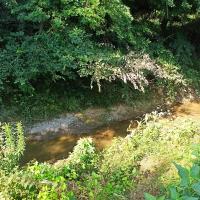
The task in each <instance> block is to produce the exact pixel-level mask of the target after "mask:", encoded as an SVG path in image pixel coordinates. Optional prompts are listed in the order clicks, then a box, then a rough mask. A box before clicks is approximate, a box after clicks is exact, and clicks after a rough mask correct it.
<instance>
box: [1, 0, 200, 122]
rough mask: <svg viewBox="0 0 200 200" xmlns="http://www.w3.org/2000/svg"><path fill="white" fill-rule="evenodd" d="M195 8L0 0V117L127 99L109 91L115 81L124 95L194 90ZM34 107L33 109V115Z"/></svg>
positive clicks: (184, 3)
mask: <svg viewBox="0 0 200 200" xmlns="http://www.w3.org/2000/svg"><path fill="white" fill-rule="evenodd" d="M199 5H200V3H199V0H180V1H176V0H170V1H169V0H162V1H160V0H159V1H158V0H157V1H144V0H142V1H138V0H123V1H120V0H113V1H104V0H103V1H100V0H79V1H70V0H61V1H58V2H54V1H50V0H23V1H16V0H1V2H0V69H1V70H0V92H1V95H0V99H1V104H2V106H1V107H0V109H1V113H4V114H3V115H2V116H1V118H2V120H3V121H12V120H18V119H16V118H17V117H18V118H20V120H23V121H25V120H24V119H26V120H27V121H36V120H37V118H41V119H44V118H45V117H46V118H48V117H51V116H52V115H55V114H59V113H63V112H67V111H74V110H75V111H77V110H79V109H83V107H89V106H96V105H99V102H100V105H112V104H113V103H118V102H119V103H121V102H123V103H127V102H130V101H133V100H132V99H130V100H129V101H125V100H124V99H121V96H123V95H122V93H121V92H120V91H119V93H117V92H116V91H117V90H120V88H121V87H123V86H122V85H123V82H125V83H128V85H129V86H128V87H127V88H131V92H130V91H129V90H128V92H127V91H125V92H126V93H127V94H128V95H129V96H132V93H135V92H136V90H139V91H146V89H147V87H149V88H150V89H151V88H152V87H153V88H156V87H158V86H159V87H164V88H165V89H166V90H167V91H168V92H167V93H166V94H165V95H166V96H168V95H169V96H175V95H176V92H177V88H178V92H180V88H182V89H183V88H184V89H185V88H189V87H192V88H196V89H198V88H199V52H200V49H199V45H198V44H199V33H198V30H197V28H196V27H198V26H199V8H200V7H199ZM108 81H113V84H110V83H108ZM95 82H96V83H97V84H95ZM108 85H109V86H108ZM116 85H117V87H116ZM96 86H97V88H96ZM90 87H91V88H93V87H95V88H94V89H93V90H92V91H90ZM105 87H106V88H107V89H108V88H109V89H108V91H109V98H108V99H110V101H108V102H109V103H108V102H106V100H105V99H107V96H106V97H105V95H106V94H108V92H107V91H104V94H102V95H97V94H96V93H97V91H98V90H99V91H103V90H105ZM113 88H114V90H113ZM181 92H182V91H181ZM88 94H89V95H88ZM147 95H148V94H147ZM91 96H92V99H91ZM112 96H114V97H113V98H112ZM136 96H137V95H136ZM58 98H59V101H56V100H57V99H58ZM99 98H100V99H101V100H99ZM77 99H78V100H77ZM113 99H116V100H115V101H114V102H112V100H113ZM29 102H31V103H29ZM82 102H86V103H85V106H83V103H82ZM29 104H30V105H29ZM31 104H35V105H33V106H31ZM27 105H28V106H27ZM33 107H34V108H33ZM43 107H46V108H44V109H43ZM34 109H36V110H39V111H41V112H39V113H41V114H40V115H39V116H38V117H36V116H35V115H34V111H32V110H34ZM5 110H6V111H5ZM26 111H27V113H29V116H27V115H26ZM23 112H25V113H23ZM36 112H37V111H36ZM19 116H20V117H19Z"/></svg>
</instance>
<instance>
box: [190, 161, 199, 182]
mask: <svg viewBox="0 0 200 200" xmlns="http://www.w3.org/2000/svg"><path fill="white" fill-rule="evenodd" d="M190 175H191V177H192V178H194V179H198V178H199V177H200V166H198V165H197V164H194V165H193V166H192V168H191V170H190Z"/></svg>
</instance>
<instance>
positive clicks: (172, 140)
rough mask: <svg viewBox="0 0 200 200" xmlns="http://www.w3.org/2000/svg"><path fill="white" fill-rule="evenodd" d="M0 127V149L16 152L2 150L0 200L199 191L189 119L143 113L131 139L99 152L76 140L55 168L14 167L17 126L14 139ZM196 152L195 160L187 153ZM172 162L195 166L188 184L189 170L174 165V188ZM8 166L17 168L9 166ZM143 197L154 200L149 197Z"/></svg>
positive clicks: (194, 126)
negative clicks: (0, 139) (0, 140)
mask: <svg viewBox="0 0 200 200" xmlns="http://www.w3.org/2000/svg"><path fill="white" fill-rule="evenodd" d="M149 119H151V121H149ZM3 127H6V129H5V128H4V130H5V132H4V133H3V134H2V135H5V136H6V139H5V141H7V142H5V143H4V145H3V146H2V147H1V149H3V150H4V149H8V152H10V150H9V149H15V152H20V153H16V154H13V152H12V151H11V153H9V154H5V153H4V152H7V150H6V151H3V154H2V155H3V156H4V158H5V160H6V162H4V160H2V161H1V162H3V165H1V168H0V173H1V178H0V179H1V181H0V195H1V197H2V199H6V200H7V199H9V200H12V199H43V200H47V199H52V200H53V199H55V200H57V199H63V200H64V199H69V200H71V199H91V200H92V199H99V200H106V199H140V198H143V196H144V193H145V192H149V193H152V192H153V194H157V195H159V194H160V195H162V194H164V193H165V190H164V188H165V187H166V186H167V185H169V184H173V185H174V186H173V187H170V191H171V192H173V194H172V195H180V196H181V195H185V192H186V191H187V192H188V195H189V194H191V195H193V194H194V192H195V191H196V192H197V190H198V184H197V183H198V174H197V171H198V170H199V165H198V159H199V142H200V138H199V134H198V133H199V128H200V127H199V124H198V123H197V122H196V121H194V120H188V118H180V119H179V118H177V119H175V120H174V121H171V120H167V119H166V120H158V119H157V117H156V116H154V115H150V116H149V115H148V117H146V118H145V120H144V121H143V122H141V123H140V124H139V127H138V128H137V129H135V130H134V131H132V133H131V134H130V135H128V136H127V137H126V138H117V139H116V140H115V141H114V142H113V144H112V145H111V146H110V147H109V148H107V149H105V150H104V151H103V152H99V151H97V150H96V148H95V145H94V144H93V142H92V139H90V138H88V139H81V140H79V141H78V144H77V146H75V148H74V151H73V152H72V153H71V154H70V156H69V157H68V158H67V159H66V160H61V161H58V162H57V163H55V164H48V163H38V162H35V163H33V162H32V163H29V164H28V165H27V166H24V167H19V166H17V164H16V163H15V161H16V160H19V155H21V153H22V152H23V149H24V142H23V139H22V135H21V125H18V127H20V128H18V129H19V131H18V132H19V133H18V134H17V135H18V136H17V137H18V138H19V139H18V140H16V139H14V138H13V137H16V135H15V134H14V135H13V134H10V133H11V132H10V131H11V130H12V129H11V127H10V126H8V125H6V126H3ZM8 127H9V128H8ZM14 140H16V142H15V143H10V142H9V141H14ZM17 144H18V145H17ZM9 145H10V146H9ZM195 149H196V151H195V152H196V153H198V154H196V156H197V158H198V159H197V160H195V159H194V156H193V155H192V152H193V151H194V150H195ZM197 150H198V151H197ZM10 155H12V156H10ZM16 156H17V159H16ZM8 161H9V162H8ZM13 161H14V162H13ZM173 162H176V163H179V164H184V165H186V166H191V163H193V162H194V163H195V164H194V166H193V167H192V168H191V170H190V176H191V180H190V181H189V171H188V170H186V169H185V168H183V167H181V166H180V165H178V164H176V167H177V168H178V170H179V174H180V176H181V178H182V181H181V184H180V186H178V174H177V172H176V169H175V167H174V165H173ZM9 163H15V164H16V165H15V167H13V166H12V168H11V167H10V164H9ZM2 166H3V167H2ZM5 166H6V167H5ZM196 176H197V177H196ZM6 180H7V181H6ZM8 180H9V181H8ZM176 185H177V186H176ZM187 187H188V188H189V189H187ZM197 195H198V192H197ZM146 197H147V199H148V200H149V199H151V198H152V199H153V196H151V195H147V194H146ZM150 197H151V198H150ZM172 199H177V198H172ZM180 199H181V198H180Z"/></svg>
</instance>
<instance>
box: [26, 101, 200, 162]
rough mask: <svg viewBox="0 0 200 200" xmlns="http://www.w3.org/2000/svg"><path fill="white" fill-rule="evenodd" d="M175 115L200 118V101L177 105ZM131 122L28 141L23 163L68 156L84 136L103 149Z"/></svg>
mask: <svg viewBox="0 0 200 200" xmlns="http://www.w3.org/2000/svg"><path fill="white" fill-rule="evenodd" d="M173 116H175V117H184V116H189V117H191V118H195V119H199V120H200V103H197V102H196V103H195V102H193V103H191V102H187V103H184V104H179V105H176V106H175V107H174V108H173ZM129 124H130V121H129V120H128V121H122V122H115V123H112V124H110V125H107V126H105V127H101V128H98V129H97V130H94V132H93V133H90V134H81V135H77V134H67V133H66V134H63V135H61V136H58V137H56V138H54V139H49V140H44V141H27V146H26V152H25V156H24V160H23V163H27V162H29V161H30V160H34V159H35V160H37V161H51V162H54V161H56V160H58V159H63V158H66V157H67V156H68V155H69V152H72V150H73V147H74V146H75V145H76V143H77V141H78V140H79V139H80V138H83V137H92V138H93V141H94V142H95V144H96V146H97V148H98V149H99V150H102V149H104V148H106V147H108V146H109V145H110V144H111V142H112V140H113V138H115V137H119V136H120V137H125V136H126V135H127V134H128V132H127V128H128V126H129Z"/></svg>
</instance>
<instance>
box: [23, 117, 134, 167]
mask: <svg viewBox="0 0 200 200" xmlns="http://www.w3.org/2000/svg"><path fill="white" fill-rule="evenodd" d="M129 124H130V121H122V122H115V123H112V124H109V125H107V126H105V127H101V128H98V129H96V130H94V132H93V133H90V134H81V135H78V134H67V133H66V134H63V135H61V136H58V137H55V138H53V139H49V140H48V139H47V140H44V141H27V145H26V151H25V155H24V159H23V163H27V162H29V161H30V160H33V159H35V160H37V161H40V162H41V161H50V162H54V161H56V160H58V159H63V158H66V157H67V156H68V155H69V153H70V152H72V150H73V147H74V146H75V145H76V143H77V141H78V140H79V139H80V138H83V137H92V138H93V141H94V143H95V145H96V147H97V148H98V149H99V150H102V149H104V148H106V147H108V146H109V145H110V144H111V142H112V140H113V138H115V137H119V136H120V137H125V136H126V135H127V134H128V132H127V128H128V126H129Z"/></svg>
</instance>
